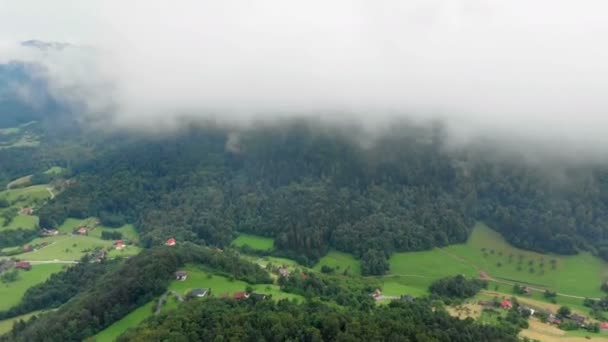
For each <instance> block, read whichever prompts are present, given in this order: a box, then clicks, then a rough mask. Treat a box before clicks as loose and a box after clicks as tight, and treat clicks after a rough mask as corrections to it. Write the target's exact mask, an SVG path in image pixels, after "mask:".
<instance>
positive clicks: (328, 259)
mask: <svg viewBox="0 0 608 342" xmlns="http://www.w3.org/2000/svg"><path fill="white" fill-rule="evenodd" d="M323 266H329V267H332V268H334V269H335V273H336V274H342V273H343V272H344V271H346V270H348V274H349V275H354V276H360V275H361V262H360V261H359V260H357V259H355V257H354V256H352V254H348V253H343V252H338V251H331V252H329V253H327V255H325V256H324V257H322V258H321V259H320V260H319V262H318V263H317V264H316V265H315V266H314V268H313V269H314V270H315V271H318V272H321V267H323Z"/></svg>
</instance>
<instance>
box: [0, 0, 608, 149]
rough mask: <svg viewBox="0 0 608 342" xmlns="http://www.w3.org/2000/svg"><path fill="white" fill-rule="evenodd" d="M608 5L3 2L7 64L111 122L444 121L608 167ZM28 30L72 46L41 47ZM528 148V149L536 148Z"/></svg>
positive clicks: (455, 134)
mask: <svg viewBox="0 0 608 342" xmlns="http://www.w3.org/2000/svg"><path fill="white" fill-rule="evenodd" d="M607 10H608V3H606V2H605V1H559V0H558V1H555V0H554V1H546V0H539V1H521V0H514V1H488V0H484V1H475V0H468V1H466V0H462V1H457V0H447V1H441V0H424V1H419V0H414V1H381V2H375V1H374V2H372V1H357V0H349V1H346V0H336V1H317V0H312V1H305V2H301V1H300V2H296V1H279V0H260V1H235V0H222V1H179V2H175V1H158V0H146V1H114V0H111V1H101V0H96V1H86V2H84V1H68V0H56V1H52V2H51V1H44V2H43V1H34V0H20V1H11V0H0V62H7V61H9V60H13V59H18V60H28V61H36V62H39V63H42V64H44V65H45V66H46V67H47V70H48V72H47V73H46V74H45V75H44V77H48V78H49V80H50V82H51V86H52V92H53V94H54V96H56V97H58V98H62V99H64V100H66V101H67V102H69V103H77V104H84V106H82V107H79V108H84V109H83V115H87V117H88V118H94V119H95V120H97V121H98V122H103V123H107V124H111V125H117V126H127V127H137V128H148V129H163V128H166V127H171V126H173V125H174V124H175V122H176V119H178V118H181V117H183V116H188V117H192V116H195V117H202V118H206V119H214V120H219V121H220V122H226V123H229V124H247V123H249V122H251V121H253V120H260V119H261V120H273V119H276V118H282V117H287V118H289V117H292V116H313V117H316V118H321V120H326V121H328V122H332V123H340V122H348V123H353V122H358V123H361V124H363V125H364V126H366V127H369V128H370V129H377V128H378V127H383V126H385V125H388V124H390V123H391V122H393V121H394V120H398V119H403V118H406V119H410V120H423V121H424V120H436V119H441V120H444V121H445V122H447V125H448V127H449V128H450V135H451V137H452V138H453V139H452V141H453V142H454V143H468V142H471V141H476V140H477V139H479V138H482V137H483V138H491V139H494V140H496V141H500V142H502V143H503V144H505V145H506V146H511V147H513V146H515V147H517V148H518V149H525V148H528V147H529V146H533V148H534V147H535V146H543V147H544V148H545V149H544V151H547V148H549V150H551V151H553V152H555V153H556V154H560V155H564V156H574V157H575V159H581V158H585V159H588V158H591V159H592V160H604V155H606V153H604V152H605V151H606V149H607V148H608V135H607V134H605V133H604V130H605V129H606V127H608V96H607V94H606V92H607V90H608V66H607V62H606V61H608V44H607V43H606V37H608V21H607V20H605V17H606V15H605V14H606V12H607ZM28 39H41V40H46V41H59V42H69V43H72V44H74V46H73V47H71V48H69V49H64V50H60V51H54V50H50V51H49V50H47V51H37V50H35V49H31V48H24V47H20V46H19V42H21V41H24V40H28ZM526 146H528V147H526Z"/></svg>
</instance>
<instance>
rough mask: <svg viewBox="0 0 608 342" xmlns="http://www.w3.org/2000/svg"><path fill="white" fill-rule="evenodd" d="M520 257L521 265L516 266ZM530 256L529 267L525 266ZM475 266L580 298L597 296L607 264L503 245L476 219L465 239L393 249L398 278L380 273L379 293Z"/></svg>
mask: <svg viewBox="0 0 608 342" xmlns="http://www.w3.org/2000/svg"><path fill="white" fill-rule="evenodd" d="M482 249H484V250H482ZM520 255H521V257H520ZM520 258H521V260H522V262H521V265H522V269H521V270H518V264H519V259H520ZM552 259H555V268H553V267H552V266H551V265H552V264H551V260H552ZM541 260H543V261H542V263H543V264H544V266H543V267H542V268H541V266H540V264H541ZM530 261H532V263H533V266H532V268H534V272H530V271H529V268H530V266H528V263H529V262H530ZM499 263H500V265H499ZM541 270H542V272H541ZM480 271H484V272H487V273H488V274H489V275H490V276H491V277H493V278H496V279H497V280H498V281H505V282H509V283H512V282H517V283H526V284H529V285H530V286H532V287H538V288H542V289H544V288H549V289H551V290H553V291H557V292H559V293H564V294H569V295H575V296H582V297H601V296H603V293H602V291H601V290H600V286H599V285H600V284H601V282H602V281H603V280H605V279H607V278H608V266H607V264H606V263H605V262H603V261H602V260H600V259H599V258H595V257H593V256H591V255H590V254H588V253H581V254H579V255H573V256H560V255H551V254H540V253H535V252H530V251H525V250H521V249H518V248H515V247H513V246H511V245H509V244H508V243H507V242H506V241H505V240H504V238H502V236H501V235H500V234H499V233H497V232H495V231H493V230H491V229H490V228H488V227H487V226H486V225H484V224H482V223H478V224H477V225H476V226H475V228H474V230H473V232H472V234H471V236H470V238H469V240H468V241H467V242H466V243H465V244H458V245H452V246H448V247H445V248H436V249H433V250H431V251H423V252H407V253H395V254H394V255H393V256H392V257H391V259H390V275H392V276H396V275H398V276H399V277H391V276H387V277H384V279H383V281H384V286H385V290H384V292H385V294H389V295H398V294H402V293H410V294H415V293H419V294H420V293H425V292H426V289H427V288H428V285H429V284H430V283H431V282H432V281H433V280H435V279H438V278H442V277H447V276H452V275H456V274H464V275H467V276H470V277H477V276H478V275H479V272H480ZM492 286H493V285H492ZM500 286H505V287H508V289H507V288H505V289H503V290H501V292H506V293H511V291H512V286H511V285H504V284H503V285H500ZM533 297H538V298H536V299H538V300H543V301H546V300H545V299H544V297H542V294H541V293H540V292H537V293H534V294H533ZM557 302H558V304H559V303H563V304H566V305H572V306H576V307H581V302H582V300H581V299H576V298H567V297H563V296H558V298H557Z"/></svg>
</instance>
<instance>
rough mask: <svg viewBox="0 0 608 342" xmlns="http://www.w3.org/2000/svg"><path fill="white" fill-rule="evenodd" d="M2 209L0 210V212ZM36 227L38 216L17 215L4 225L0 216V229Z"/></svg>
mask: <svg viewBox="0 0 608 342" xmlns="http://www.w3.org/2000/svg"><path fill="white" fill-rule="evenodd" d="M1 212H2V211H1V210H0V213H1ZM36 227H38V217H37V216H33V215H32V216H29V215H17V216H15V218H14V219H13V220H12V221H11V223H9V224H8V225H6V226H5V225H4V218H2V217H0V231H1V230H12V229H18V228H24V229H36Z"/></svg>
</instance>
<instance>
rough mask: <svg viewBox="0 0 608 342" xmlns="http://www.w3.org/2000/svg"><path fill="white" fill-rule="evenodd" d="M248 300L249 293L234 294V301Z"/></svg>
mask: <svg viewBox="0 0 608 342" xmlns="http://www.w3.org/2000/svg"><path fill="white" fill-rule="evenodd" d="M246 298H249V293H247V292H235V293H234V299H246Z"/></svg>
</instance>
